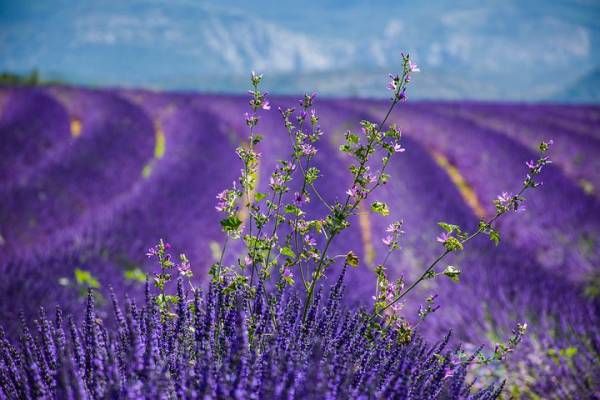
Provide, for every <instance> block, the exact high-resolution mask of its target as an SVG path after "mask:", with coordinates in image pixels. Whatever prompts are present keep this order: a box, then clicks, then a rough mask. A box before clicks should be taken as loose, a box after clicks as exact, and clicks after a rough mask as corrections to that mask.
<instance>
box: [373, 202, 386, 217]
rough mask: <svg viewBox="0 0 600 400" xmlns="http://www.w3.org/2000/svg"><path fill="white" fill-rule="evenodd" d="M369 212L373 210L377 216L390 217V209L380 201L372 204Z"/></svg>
mask: <svg viewBox="0 0 600 400" xmlns="http://www.w3.org/2000/svg"><path fill="white" fill-rule="evenodd" d="M371 210H373V212H376V213H377V214H380V215H383V216H384V217H387V216H388V215H390V209H389V207H388V205H387V204H385V203H384V202H382V201H376V202H374V203H372V204H371Z"/></svg>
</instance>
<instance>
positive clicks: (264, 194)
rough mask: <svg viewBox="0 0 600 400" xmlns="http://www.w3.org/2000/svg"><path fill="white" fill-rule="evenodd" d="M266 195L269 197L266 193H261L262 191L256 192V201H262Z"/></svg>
mask: <svg viewBox="0 0 600 400" xmlns="http://www.w3.org/2000/svg"><path fill="white" fill-rule="evenodd" d="M265 197H267V194H266V193H261V192H256V193H255V194H254V201H261V200H263V199H264V198H265Z"/></svg>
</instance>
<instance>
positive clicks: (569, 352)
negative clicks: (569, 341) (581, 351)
mask: <svg viewBox="0 0 600 400" xmlns="http://www.w3.org/2000/svg"><path fill="white" fill-rule="evenodd" d="M560 352H561V354H562V355H563V356H564V357H566V358H573V357H574V356H575V354H577V347H567V348H566V349H563V350H561V351H560Z"/></svg>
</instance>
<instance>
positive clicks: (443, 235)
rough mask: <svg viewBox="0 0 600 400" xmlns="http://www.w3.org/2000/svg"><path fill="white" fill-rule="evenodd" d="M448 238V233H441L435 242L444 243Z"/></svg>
mask: <svg viewBox="0 0 600 400" xmlns="http://www.w3.org/2000/svg"><path fill="white" fill-rule="evenodd" d="M450 237H451V235H450V234H449V233H448V232H442V233H441V234H440V235H439V236H438V237H437V238H435V240H436V241H438V242H440V243H446V242H447V241H448V239H450Z"/></svg>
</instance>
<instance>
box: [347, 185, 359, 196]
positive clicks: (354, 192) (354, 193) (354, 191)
mask: <svg viewBox="0 0 600 400" xmlns="http://www.w3.org/2000/svg"><path fill="white" fill-rule="evenodd" d="M346 194H347V195H348V196H350V197H352V198H355V197H356V196H357V194H358V188H357V187H356V185H354V186H352V187H351V188H350V189H348V190H346Z"/></svg>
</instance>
